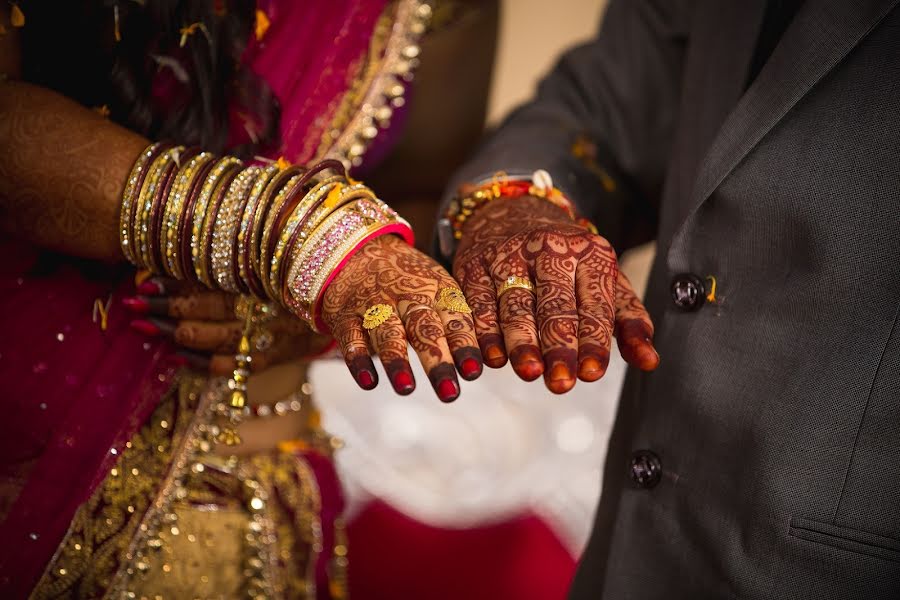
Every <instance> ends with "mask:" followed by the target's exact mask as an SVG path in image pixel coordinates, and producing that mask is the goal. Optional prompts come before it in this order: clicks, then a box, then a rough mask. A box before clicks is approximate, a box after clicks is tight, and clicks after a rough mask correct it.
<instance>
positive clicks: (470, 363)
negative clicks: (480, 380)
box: [459, 358, 481, 379]
mask: <svg viewBox="0 0 900 600" xmlns="http://www.w3.org/2000/svg"><path fill="white" fill-rule="evenodd" d="M459 372H460V373H462V376H463V377H465V378H466V379H471V378H472V377H475V376H476V375H478V374H479V373H480V372H481V365H480V364H478V361H477V360H475V359H474V358H467V359H466V360H464V361H462V364H460V365H459Z"/></svg>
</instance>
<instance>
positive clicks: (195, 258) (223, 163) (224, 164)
mask: <svg viewBox="0 0 900 600" xmlns="http://www.w3.org/2000/svg"><path fill="white" fill-rule="evenodd" d="M240 164H241V161H239V160H238V159H236V158H234V157H231V156H226V157H224V158H220V159H219V160H218V161H217V162H216V164H215V166H213V168H212V171H210V173H209V175H208V176H207V177H206V179H205V180H204V181H203V187H202V188H200V194H199V195H198V196H197V200H196V201H195V203H194V207H193V209H194V214H193V217H194V218H193V221H192V223H191V233H190V236H191V237H190V240H191V245H190V247H191V264H192V266H193V269H194V272H193V273H185V274H184V275H185V277H186V278H190V279H197V280H199V279H200V276H201V274H202V263H203V262H204V261H203V259H204V258H205V255H204V253H203V251H202V248H201V244H200V237H201V234H202V233H203V224H204V222H205V221H206V211H207V208H208V207H209V201H210V199H211V198H212V195H213V192H214V191H215V190H216V187H217V184H218V183H219V180H220V179H221V178H222V176H223V175H224V174H225V173H226V172H228V171H229V170H230V169H232V168H233V167H234V166H235V165H240Z"/></svg>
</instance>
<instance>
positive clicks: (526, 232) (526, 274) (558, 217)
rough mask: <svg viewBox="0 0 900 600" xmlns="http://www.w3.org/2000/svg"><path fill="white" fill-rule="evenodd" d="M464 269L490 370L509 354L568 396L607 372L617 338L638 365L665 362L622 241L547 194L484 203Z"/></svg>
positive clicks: (522, 372) (458, 264)
mask: <svg viewBox="0 0 900 600" xmlns="http://www.w3.org/2000/svg"><path fill="white" fill-rule="evenodd" d="M454 274H455V275H456V278H457V279H458V280H459V281H460V282H461V283H462V286H463V290H464V291H465V293H466V297H467V298H468V299H469V302H470V303H471V304H472V309H473V310H474V315H475V322H476V324H477V329H478V340H479V342H480V344H481V349H482V351H483V352H484V357H485V360H486V363H487V365H488V366H490V367H501V366H503V365H505V364H506V361H507V358H508V359H509V360H510V362H512V367H513V369H514V370H515V372H516V374H518V375H519V377H521V378H522V379H524V380H525V381H532V380H534V379H537V378H538V377H540V376H541V375H543V376H544V380H545V383H546V385H547V388H548V389H550V391H552V392H555V393H557V394H562V393H564V392H567V391H569V390H570V389H572V387H573V386H574V385H575V379H576V377H578V378H579V379H581V380H582V381H596V380H597V379H600V378H601V377H602V376H603V374H604V373H605V372H606V367H607V365H608V364H609V352H610V343H611V340H612V337H613V335H615V336H616V337H617V339H618V345H619V351H620V353H621V354H622V357H623V358H624V359H625V360H626V361H627V362H628V363H629V364H631V365H634V366H636V367H638V368H640V369H643V370H646V371H651V370H653V369H655V368H656V366H657V365H658V363H659V355H658V354H657V353H656V350H655V349H654V347H653V323H652V322H651V321H650V316H649V315H648V314H647V311H646V310H645V309H644V306H643V304H641V301H640V300H639V299H638V297H637V295H636V294H635V293H634V290H633V289H632V287H631V284H630V283H629V281H628V279H627V278H626V277H625V276H624V275H623V274H622V273H620V272H619V269H618V261H617V259H616V253H615V252H614V251H613V249H612V246H611V245H610V244H609V242H607V241H606V240H605V239H603V238H602V237H600V236H597V235H593V234H591V233H590V232H588V231H587V230H585V229H584V228H582V227H581V226H579V225H576V224H575V223H574V222H573V221H572V220H571V219H570V218H569V217H568V216H567V215H566V214H565V213H564V212H563V211H561V210H560V209H559V208H557V207H556V206H553V205H552V204H550V203H549V202H547V201H546V200H543V199H541V198H534V197H523V198H521V199H518V200H509V201H498V202H490V203H488V204H487V205H486V206H484V207H482V208H481V209H480V210H479V211H478V212H476V213H475V214H474V215H473V216H472V217H470V218H469V219H468V220H467V221H466V224H465V227H464V228H463V236H462V240H461V242H460V246H459V249H458V251H457V253H456V259H455V261H454ZM507 282H509V283H507ZM510 283H511V284H512V285H510Z"/></svg>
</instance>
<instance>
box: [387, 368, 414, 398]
mask: <svg viewBox="0 0 900 600" xmlns="http://www.w3.org/2000/svg"><path fill="white" fill-rule="evenodd" d="M392 383H393V384H394V390H396V391H397V393H398V394H403V395H406V394H409V393H410V392H412V391H413V390H414V389H416V384H415V382H414V381H413V378H412V375H410V374H409V373H407V372H406V371H397V372H396V373H395V374H394V379H393V381H392Z"/></svg>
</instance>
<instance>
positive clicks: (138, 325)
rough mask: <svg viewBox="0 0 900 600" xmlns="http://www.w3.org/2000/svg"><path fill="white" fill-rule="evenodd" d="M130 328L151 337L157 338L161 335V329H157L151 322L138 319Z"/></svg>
mask: <svg viewBox="0 0 900 600" xmlns="http://www.w3.org/2000/svg"><path fill="white" fill-rule="evenodd" d="M129 326H130V327H131V328H132V329H134V330H135V331H138V332H140V333H143V334H144V335H149V336H150V337H156V336H157V335H159V327H157V326H156V325H154V324H153V323H151V322H150V321H145V320H143V319H138V320H136V321H132V322H131V323H130V324H129Z"/></svg>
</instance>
